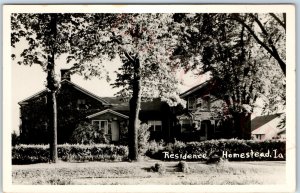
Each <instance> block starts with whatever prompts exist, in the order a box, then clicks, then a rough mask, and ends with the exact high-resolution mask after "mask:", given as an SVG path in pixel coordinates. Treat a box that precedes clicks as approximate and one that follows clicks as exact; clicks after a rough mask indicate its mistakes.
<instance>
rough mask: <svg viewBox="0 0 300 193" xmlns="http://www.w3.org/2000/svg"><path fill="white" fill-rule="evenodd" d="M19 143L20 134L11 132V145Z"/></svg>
mask: <svg viewBox="0 0 300 193" xmlns="http://www.w3.org/2000/svg"><path fill="white" fill-rule="evenodd" d="M19 143H20V136H19V135H18V134H17V133H16V132H15V131H14V132H13V133H12V134H11V145H12V146H16V145H18V144H19Z"/></svg>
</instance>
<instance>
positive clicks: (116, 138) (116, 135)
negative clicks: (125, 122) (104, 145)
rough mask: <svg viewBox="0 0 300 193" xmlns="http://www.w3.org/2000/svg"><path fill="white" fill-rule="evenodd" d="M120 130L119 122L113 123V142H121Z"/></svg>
mask: <svg viewBox="0 0 300 193" xmlns="http://www.w3.org/2000/svg"><path fill="white" fill-rule="evenodd" d="M119 135H120V129H119V124H118V122H117V121H112V122H111V140H112V141H119V137H120V136H119Z"/></svg>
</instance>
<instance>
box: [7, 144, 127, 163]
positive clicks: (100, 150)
mask: <svg viewBox="0 0 300 193" xmlns="http://www.w3.org/2000/svg"><path fill="white" fill-rule="evenodd" d="M57 151H58V157H59V158H60V159H61V160H63V161H78V162H84V161H123V160H126V159H127V157H128V148H127V146H116V145H107V144H94V145H80V144H77V145H70V144H63V145H58V147H57ZM48 159H49V146H48V145H18V146H16V147H13V149H12V163H13V164H31V163H41V162H48Z"/></svg>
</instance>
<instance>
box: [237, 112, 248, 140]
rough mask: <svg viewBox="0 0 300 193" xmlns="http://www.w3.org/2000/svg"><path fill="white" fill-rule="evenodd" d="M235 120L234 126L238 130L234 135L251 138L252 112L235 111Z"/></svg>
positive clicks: (240, 137)
mask: <svg viewBox="0 0 300 193" xmlns="http://www.w3.org/2000/svg"><path fill="white" fill-rule="evenodd" d="M233 120H234V124H233V127H234V129H235V131H236V134H235V136H234V137H237V138H239V139H251V114H249V113H233Z"/></svg>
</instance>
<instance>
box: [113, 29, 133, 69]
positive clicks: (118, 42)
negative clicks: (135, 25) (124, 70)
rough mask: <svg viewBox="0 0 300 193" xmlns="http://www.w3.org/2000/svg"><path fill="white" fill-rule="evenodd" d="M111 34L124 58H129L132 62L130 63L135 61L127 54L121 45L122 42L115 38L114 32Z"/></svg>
mask: <svg viewBox="0 0 300 193" xmlns="http://www.w3.org/2000/svg"><path fill="white" fill-rule="evenodd" d="M112 35H113V38H112V39H113V41H115V42H116V43H117V44H118V45H119V46H120V48H121V49H122V50H123V52H124V55H125V56H126V58H127V59H128V60H130V62H132V63H134V62H135V60H134V59H133V58H132V57H131V56H130V55H129V53H128V52H127V51H126V50H125V49H124V48H123V47H122V45H123V44H122V42H121V41H119V40H118V39H117V38H116V34H115V32H112Z"/></svg>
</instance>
